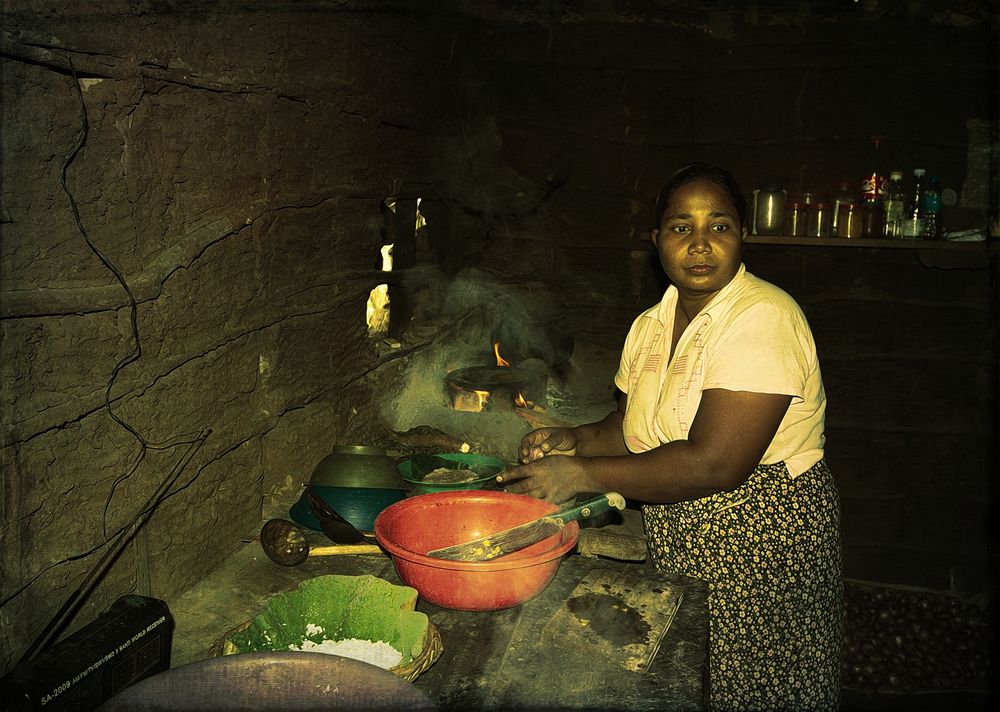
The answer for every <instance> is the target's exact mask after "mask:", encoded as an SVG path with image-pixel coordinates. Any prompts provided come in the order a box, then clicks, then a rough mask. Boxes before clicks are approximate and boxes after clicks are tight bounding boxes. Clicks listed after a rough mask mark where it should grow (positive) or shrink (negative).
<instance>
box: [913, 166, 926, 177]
mask: <svg viewBox="0 0 1000 712" xmlns="http://www.w3.org/2000/svg"><path fill="white" fill-rule="evenodd" d="M925 173H927V171H925V170H924V169H923V168H914V169H913V175H915V176H922V175H924V174H925Z"/></svg>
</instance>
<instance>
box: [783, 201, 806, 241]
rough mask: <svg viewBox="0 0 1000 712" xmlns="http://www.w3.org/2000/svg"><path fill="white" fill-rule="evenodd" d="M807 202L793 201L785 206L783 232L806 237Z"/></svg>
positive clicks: (792, 235)
mask: <svg viewBox="0 0 1000 712" xmlns="http://www.w3.org/2000/svg"><path fill="white" fill-rule="evenodd" d="M806 212H807V209H806V204H805V203H802V202H799V201H793V202H791V203H788V204H787V205H786V206H785V226H784V229H783V230H782V232H783V234H785V235H789V236H791V237H804V236H805V234H806Z"/></svg>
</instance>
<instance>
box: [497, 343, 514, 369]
mask: <svg viewBox="0 0 1000 712" xmlns="http://www.w3.org/2000/svg"><path fill="white" fill-rule="evenodd" d="M493 353H495V354H496V356H497V366H505V367H507V368H510V362H508V361H505V360H504V357H503V356H501V355H500V342H499V341H497V342H495V343H494V344H493Z"/></svg>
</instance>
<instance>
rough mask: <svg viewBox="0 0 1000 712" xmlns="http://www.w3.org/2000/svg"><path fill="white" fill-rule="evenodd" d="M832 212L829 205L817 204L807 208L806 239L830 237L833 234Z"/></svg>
mask: <svg viewBox="0 0 1000 712" xmlns="http://www.w3.org/2000/svg"><path fill="white" fill-rule="evenodd" d="M832 228H833V210H832V208H831V206H830V204H829V203H824V202H822V201H821V202H818V203H813V204H812V205H810V206H809V215H808V216H807V219H806V235H807V236H808V237H830V235H831V234H833V230H832Z"/></svg>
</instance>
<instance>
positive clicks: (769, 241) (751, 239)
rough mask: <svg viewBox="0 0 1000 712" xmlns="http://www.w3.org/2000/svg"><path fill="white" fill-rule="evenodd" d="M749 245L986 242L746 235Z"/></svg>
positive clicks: (908, 246) (918, 246)
mask: <svg viewBox="0 0 1000 712" xmlns="http://www.w3.org/2000/svg"><path fill="white" fill-rule="evenodd" d="M746 243H747V244H750V245H807V246H810V245H812V246H817V247H874V248H880V249H881V248H889V249H902V250H985V249H986V245H987V244H988V243H987V241H986V240H980V241H978V242H971V241H955V240H909V239H908V240H870V239H869V240H864V239H861V238H848V237H790V236H785V235H747V239H746Z"/></svg>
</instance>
